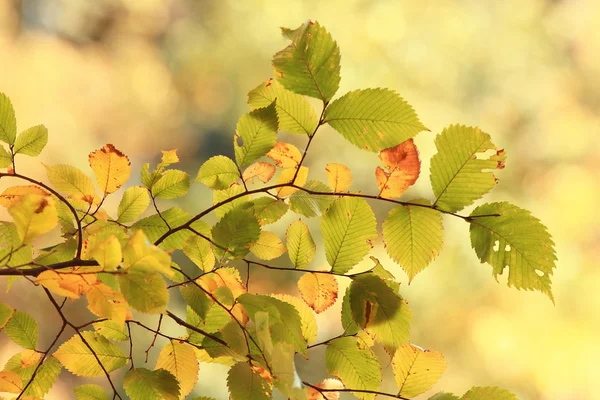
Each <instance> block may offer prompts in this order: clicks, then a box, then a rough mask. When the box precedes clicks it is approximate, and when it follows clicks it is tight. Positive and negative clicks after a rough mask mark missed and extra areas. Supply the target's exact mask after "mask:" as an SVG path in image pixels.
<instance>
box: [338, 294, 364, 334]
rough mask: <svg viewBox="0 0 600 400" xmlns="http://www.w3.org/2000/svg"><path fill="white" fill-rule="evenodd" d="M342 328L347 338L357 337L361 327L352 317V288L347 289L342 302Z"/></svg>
mask: <svg viewBox="0 0 600 400" xmlns="http://www.w3.org/2000/svg"><path fill="white" fill-rule="evenodd" d="M341 320H342V327H343V328H344V335H345V336H352V335H356V334H357V333H358V332H359V331H360V330H361V327H360V326H358V324H357V323H356V322H355V321H354V317H353V316H352V308H351V307H350V287H348V288H346V292H345V293H344V298H343V300H342V314H341Z"/></svg>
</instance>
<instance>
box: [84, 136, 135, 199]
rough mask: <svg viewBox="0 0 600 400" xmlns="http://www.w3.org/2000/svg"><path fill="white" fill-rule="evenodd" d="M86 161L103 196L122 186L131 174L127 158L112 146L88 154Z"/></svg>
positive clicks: (108, 145)
mask: <svg viewBox="0 0 600 400" xmlns="http://www.w3.org/2000/svg"><path fill="white" fill-rule="evenodd" d="M88 160H89V163H90V167H92V170H93V171H94V174H95V175H96V180H97V181H98V185H99V186H100V189H101V190H102V192H103V193H104V194H105V195H106V194H109V193H113V192H115V191H116V190H117V189H119V188H120V187H121V186H123V184H124V183H125V182H127V179H129V175H130V174H131V163H130V162H129V158H128V157H127V156H126V155H125V154H123V153H121V152H120V151H119V150H117V149H116V148H115V146H113V145H112V144H107V145H105V146H104V147H102V148H101V149H100V150H96V151H94V152H92V153H90V155H89V159H88Z"/></svg>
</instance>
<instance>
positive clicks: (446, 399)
mask: <svg viewBox="0 0 600 400" xmlns="http://www.w3.org/2000/svg"><path fill="white" fill-rule="evenodd" d="M429 400H460V399H459V398H458V396H455V395H453V394H452V393H445V392H439V393H436V394H434V395H433V396H431V397H430V398H429Z"/></svg>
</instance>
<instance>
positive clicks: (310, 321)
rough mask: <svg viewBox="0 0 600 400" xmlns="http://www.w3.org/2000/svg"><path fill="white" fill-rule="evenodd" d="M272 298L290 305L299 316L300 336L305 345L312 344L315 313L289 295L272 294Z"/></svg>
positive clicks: (298, 299) (315, 324)
mask: <svg viewBox="0 0 600 400" xmlns="http://www.w3.org/2000/svg"><path fill="white" fill-rule="evenodd" d="M271 296H272V297H274V298H276V299H279V300H282V301H285V302H286V303H290V304H291V305H293V306H294V307H295V308H296V311H298V315H300V324H301V325H302V336H304V339H305V340H306V342H307V343H311V342H313V341H314V340H315V339H316V338H317V319H316V318H315V313H314V312H313V311H312V310H311V309H310V307H309V306H308V305H306V303H305V302H303V301H302V299H300V298H299V297H296V296H292V295H289V294H272V295H271Z"/></svg>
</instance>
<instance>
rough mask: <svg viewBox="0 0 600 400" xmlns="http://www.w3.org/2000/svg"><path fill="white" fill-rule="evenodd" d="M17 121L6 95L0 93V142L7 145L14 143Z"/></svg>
mask: <svg viewBox="0 0 600 400" xmlns="http://www.w3.org/2000/svg"><path fill="white" fill-rule="evenodd" d="M16 136H17V119H16V118H15V110H14V108H13V105H12V103H11V102H10V99H9V98H8V96H7V95H5V94H4V93H0V140H1V141H3V142H6V143H8V144H13V143H15V137H16Z"/></svg>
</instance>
